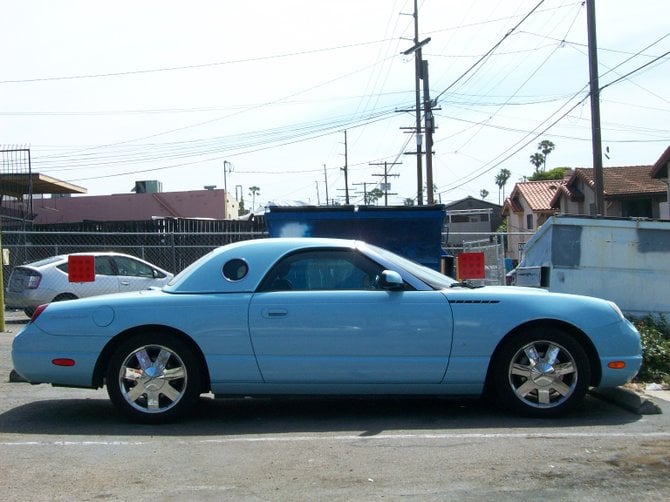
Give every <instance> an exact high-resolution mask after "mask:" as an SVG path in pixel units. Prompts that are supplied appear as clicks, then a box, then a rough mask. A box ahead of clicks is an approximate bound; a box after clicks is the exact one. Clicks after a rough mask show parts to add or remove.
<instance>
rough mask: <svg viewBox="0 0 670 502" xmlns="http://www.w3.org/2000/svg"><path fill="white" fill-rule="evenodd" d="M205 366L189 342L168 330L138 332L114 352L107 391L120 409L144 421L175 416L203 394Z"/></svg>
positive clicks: (157, 420)
mask: <svg viewBox="0 0 670 502" xmlns="http://www.w3.org/2000/svg"><path fill="white" fill-rule="evenodd" d="M200 372H201V368H200V366H199V360H198V358H197V357H196V356H195V355H194V352H193V350H192V349H191V347H190V346H189V345H187V344H186V343H185V342H184V341H182V340H181V339H180V338H178V337H176V336H172V335H169V334H165V333H162V334H161V333H145V334H141V335H136V336H134V337H132V338H130V339H129V340H127V341H126V342H124V343H123V344H121V345H120V346H119V347H118V348H117V349H116V351H115V352H114V355H113V356H112V358H111V360H110V363H109V366H108V369H107V375H106V384H107V393H108V394H109V397H110V399H111V400H112V402H113V403H114V405H115V406H116V407H117V409H118V410H119V411H120V412H121V413H123V414H124V415H126V416H128V417H129V418H131V419H133V420H135V421H138V422H144V423H159V422H167V421H170V420H174V419H176V418H178V417H181V416H182V415H184V414H185V413H186V412H188V411H190V410H191V408H192V407H193V406H194V405H195V403H196V402H197V400H198V397H199V396H200V390H201V374H200Z"/></svg>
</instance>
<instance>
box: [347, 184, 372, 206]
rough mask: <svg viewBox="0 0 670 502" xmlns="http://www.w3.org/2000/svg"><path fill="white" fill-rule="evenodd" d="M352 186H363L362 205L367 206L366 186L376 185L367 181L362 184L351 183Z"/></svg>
mask: <svg viewBox="0 0 670 502" xmlns="http://www.w3.org/2000/svg"><path fill="white" fill-rule="evenodd" d="M352 185H354V186H360V185H363V203H364V204H367V203H368V185H376V183H370V182H367V181H364V182H363V183H352Z"/></svg>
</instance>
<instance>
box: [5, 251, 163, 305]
mask: <svg viewBox="0 0 670 502" xmlns="http://www.w3.org/2000/svg"><path fill="white" fill-rule="evenodd" d="M84 255H86V256H93V257H94V260H95V280H94V281H90V282H70V280H69V277H68V258H69V257H70V256H84ZM170 279H172V274H171V273H170V272H167V271H166V270H163V269H162V268H159V267H157V266H156V265H152V264H151V263H149V262H147V261H144V260H141V259H139V258H136V257H134V256H130V255H127V254H121V253H114V252H96V253H74V254H71V255H58V256H52V257H50V258H46V259H44V260H40V261H36V262H34V263H29V264H26V265H20V266H18V267H15V268H14V270H13V271H12V274H11V276H10V277H9V283H8V284H9V285H8V287H7V290H6V292H5V305H6V306H7V307H8V308H17V309H22V310H23V311H24V312H25V313H26V315H27V316H31V315H33V312H34V311H35V309H36V308H37V307H38V306H40V305H42V304H44V303H51V302H59V301H63V300H74V299H77V298H85V297H88V296H97V295H104V294H109V293H120V292H124V291H140V290H142V289H148V288H150V287H162V286H164V285H165V284H167V283H168V282H169V281H170Z"/></svg>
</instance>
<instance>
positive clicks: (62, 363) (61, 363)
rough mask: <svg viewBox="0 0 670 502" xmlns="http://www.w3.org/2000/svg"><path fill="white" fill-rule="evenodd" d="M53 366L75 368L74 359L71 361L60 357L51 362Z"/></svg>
mask: <svg viewBox="0 0 670 502" xmlns="http://www.w3.org/2000/svg"><path fill="white" fill-rule="evenodd" d="M51 364H53V365H55V366H74V359H69V358H67V357H60V358H58V359H54V360H53V361H51Z"/></svg>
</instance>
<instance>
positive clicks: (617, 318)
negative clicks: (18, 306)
mask: <svg viewBox="0 0 670 502" xmlns="http://www.w3.org/2000/svg"><path fill="white" fill-rule="evenodd" d="M12 358H13V362H14V368H15V369H16V371H17V372H18V373H19V374H20V375H22V376H23V377H24V378H26V379H27V380H28V381H30V382H32V383H51V384H53V385H57V386H72V387H87V388H89V387H90V388H99V387H101V386H103V385H106V387H107V391H108V393H109V396H110V399H111V400H112V402H113V403H114V405H115V406H116V408H117V409H118V410H119V411H120V412H121V413H122V414H123V415H125V416H127V417H130V418H131V419H133V420H136V421H140V422H145V423H158V422H166V421H169V420H174V419H176V418H178V417H181V416H183V415H184V414H186V413H188V412H189V411H190V410H191V409H192V408H193V407H194V405H195V404H196V403H197V401H198V399H199V396H200V394H201V393H205V392H212V393H213V394H214V395H215V396H217V397H229V396H254V395H263V396H268V395H278V396H279V395H322V396H323V395H341V394H344V395H480V394H482V393H483V392H484V390H490V391H491V395H496V396H497V397H498V398H499V399H500V401H501V402H502V403H503V404H505V405H506V406H507V407H509V408H510V409H512V410H514V411H516V412H520V413H523V414H527V415H532V416H541V417H553V416H556V415H559V414H562V413H565V412H567V411H569V410H571V409H573V408H574V407H575V405H577V404H578V403H579V402H580V401H581V400H582V398H583V397H584V394H585V393H586V391H587V389H588V388H589V387H590V386H601V387H614V386H618V385H622V384H624V383H626V382H628V381H630V380H631V379H632V378H633V377H634V376H635V374H636V373H637V371H638V369H639V368H640V364H641V360H642V358H641V346H640V336H639V334H638V332H637V331H636V330H635V328H634V327H633V326H632V325H631V324H630V323H629V322H628V321H627V320H626V319H625V318H624V316H623V315H622V314H621V311H620V310H619V309H618V308H617V306H616V305H614V304H613V303H611V302H608V301H605V300H600V299H596V298H589V297H583V296H573V295H565V294H553V293H548V292H546V291H544V290H537V289H525V288H516V287H504V286H501V287H481V288H473V287H471V286H469V285H468V284H464V283H459V282H456V281H454V280H453V279H451V278H449V277H446V276H444V275H442V274H440V273H438V272H436V271H434V270H431V269H428V268H425V267H423V266H420V265H417V264H415V263H413V262H411V261H408V260H406V259H404V258H402V257H400V256H398V255H395V254H393V253H391V252H389V251H386V250H383V249H381V248H378V247H375V246H372V245H368V244H366V243H363V242H360V241H349V240H339V239H319V238H302V239H284V238H276V239H259V240H252V241H245V242H239V243H235V244H230V245H227V246H224V247H221V248H218V249H217V250H215V251H213V252H211V253H210V254H208V255H207V256H204V257H203V258H201V259H200V260H198V261H197V262H195V263H194V264H192V265H191V266H190V267H188V268H187V269H186V270H184V271H183V272H182V273H181V274H179V275H177V276H176V277H175V278H173V279H172V281H171V282H170V283H169V284H168V285H167V286H165V287H163V288H162V289H160V290H158V289H156V290H149V291H140V292H135V293H120V294H115V295H106V296H98V297H93V298H85V299H79V300H75V301H70V302H62V303H52V304H49V305H47V306H41V307H39V308H38V310H37V311H36V312H35V314H34V316H33V318H32V320H31V322H30V323H29V324H28V325H27V326H26V327H25V328H24V329H23V330H22V331H21V332H20V333H19V334H18V335H17V336H16V337H15V339H14V342H13V347H12ZM487 395H489V393H487Z"/></svg>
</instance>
